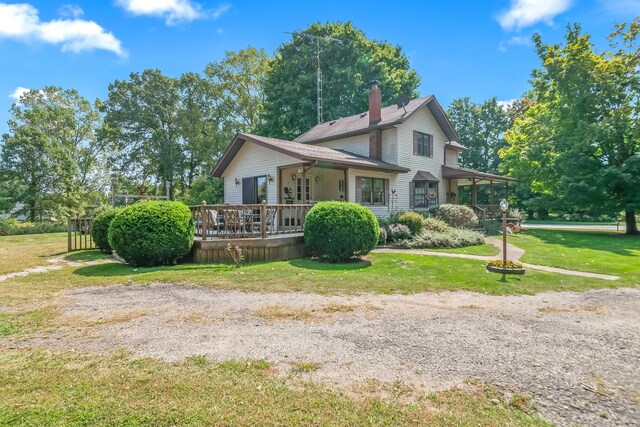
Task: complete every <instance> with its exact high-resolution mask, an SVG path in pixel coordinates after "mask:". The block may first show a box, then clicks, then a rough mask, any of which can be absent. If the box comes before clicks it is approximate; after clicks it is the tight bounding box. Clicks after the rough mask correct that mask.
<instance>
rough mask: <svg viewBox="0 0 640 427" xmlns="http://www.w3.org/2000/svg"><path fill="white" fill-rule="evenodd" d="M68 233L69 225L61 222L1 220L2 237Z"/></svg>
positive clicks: (0, 231)
mask: <svg viewBox="0 0 640 427" xmlns="http://www.w3.org/2000/svg"><path fill="white" fill-rule="evenodd" d="M62 231H67V224H64V223H61V222H50V221H44V222H29V221H23V222H20V221H18V220H17V219H14V218H9V219H0V236H13V235H18V234H40V233H60V232H62Z"/></svg>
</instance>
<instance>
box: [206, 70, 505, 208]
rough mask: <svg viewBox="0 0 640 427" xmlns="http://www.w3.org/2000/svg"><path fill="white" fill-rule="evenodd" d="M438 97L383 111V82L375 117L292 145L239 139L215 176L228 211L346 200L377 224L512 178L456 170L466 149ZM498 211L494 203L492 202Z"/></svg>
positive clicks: (327, 128) (325, 128) (372, 100)
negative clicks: (392, 215)
mask: <svg viewBox="0 0 640 427" xmlns="http://www.w3.org/2000/svg"><path fill="white" fill-rule="evenodd" d="M458 139H459V138H458V135H457V133H456V131H455V129H454V128H453V126H452V125H451V123H450V122H449V119H448V118H447V116H446V114H445V112H444V110H443V109H442V107H441V106H440V104H439V103H438V101H437V100H436V98H435V97H434V96H428V97H425V98H419V99H414V100H411V101H408V102H407V103H406V105H403V104H399V105H391V106H388V107H384V108H382V105H381V92H380V88H379V87H378V85H377V83H376V82H374V83H373V84H372V88H371V90H370V92H369V111H366V112H363V113H361V114H357V115H354V116H350V117H345V118H342V119H339V120H332V121H329V122H326V123H321V124H318V125H317V126H315V127H313V128H311V129H309V130H308V131H307V132H305V133H304V134H302V135H300V136H299V137H297V138H296V139H295V140H294V141H284V140H279V139H273V138H267V137H263V136H258V135H250V134H243V133H241V134H238V135H236V136H235V138H234V140H233V142H232V143H231V145H230V146H229V147H228V149H227V150H226V151H225V153H224V154H223V155H222V157H221V159H220V161H219V162H218V164H217V165H216V167H215V168H214V170H213V175H214V176H217V177H222V178H223V179H224V202H225V203H226V204H234V205H235V204H238V205H239V204H245V205H246V204H255V203H261V202H263V201H266V202H267V203H269V204H301V203H303V204H304V203H312V202H316V201H321V200H346V201H350V202H357V203H360V204H362V205H364V206H367V207H368V208H370V209H371V210H372V211H373V213H374V214H375V215H377V216H379V217H384V216H388V215H389V213H390V212H394V211H404V210H410V209H411V210H426V209H430V208H432V207H435V206H437V205H439V204H441V203H458V189H459V188H460V187H461V186H465V185H469V186H471V203H470V204H471V205H472V206H473V207H475V208H476V209H482V208H479V207H478V206H476V205H477V185H480V184H489V185H491V186H493V184H494V183H508V181H510V180H511V179H510V178H507V177H502V176H498V175H492V174H488V173H483V172H479V171H475V170H471V169H465V168H461V167H459V166H458V155H459V153H460V152H461V151H463V150H465V147H463V146H462V145H461V144H460V143H458ZM492 204H493V203H492Z"/></svg>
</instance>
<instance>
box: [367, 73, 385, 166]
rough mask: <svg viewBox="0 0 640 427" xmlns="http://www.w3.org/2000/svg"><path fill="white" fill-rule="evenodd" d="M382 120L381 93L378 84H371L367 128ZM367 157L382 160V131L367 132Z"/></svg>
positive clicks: (375, 82)
mask: <svg viewBox="0 0 640 427" xmlns="http://www.w3.org/2000/svg"><path fill="white" fill-rule="evenodd" d="M381 120H382V92H380V88H379V87H378V82H377V81H376V80H374V81H373V82H371V90H370V91H369V126H372V125H376V124H378V123H380V121H381ZM369 157H371V158H372V159H376V160H382V130H381V129H373V130H370V131H369Z"/></svg>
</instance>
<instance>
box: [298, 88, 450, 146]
mask: <svg viewBox="0 0 640 427" xmlns="http://www.w3.org/2000/svg"><path fill="white" fill-rule="evenodd" d="M425 105H426V106H427V107H428V108H429V111H431V114H433V117H434V118H435V119H436V121H437V122H438V124H439V125H440V127H441V128H442V130H443V132H444V134H445V135H446V137H447V139H448V140H449V141H457V140H458V139H459V137H458V134H457V133H456V131H455V129H454V128H453V126H452V125H451V122H449V119H448V118H447V115H446V113H445V112H444V110H443V109H442V107H441V106H440V104H439V103H438V101H437V100H436V98H435V97H434V96H433V95H431V96H427V97H424V98H418V99H412V100H411V101H409V103H408V104H407V105H406V106H405V107H404V108H403V107H398V106H397V105H390V106H388V107H384V108H383V109H382V120H381V121H380V122H378V123H376V124H374V125H371V126H370V125H369V113H368V112H364V113H360V114H356V115H353V116H349V117H344V118H342V119H338V120H332V121H329V122H325V123H320V124H318V125H316V126H314V127H312V128H311V129H309V130H308V131H306V132H305V133H303V134H302V135H300V136H299V137H297V138H296V139H295V140H294V141H296V142H302V143H305V144H315V143H319V142H323V141H328V140H332V139H338V138H345V137H347V136H352V135H360V134H363V133H367V132H369V131H370V130H372V129H380V128H387V127H391V126H395V125H398V124H401V123H402V122H404V121H405V120H406V119H407V118H409V117H410V116H411V115H412V114H413V113H415V112H416V111H417V110H418V109H420V107H423V106H425ZM458 145H459V144H458ZM461 147H462V146H461Z"/></svg>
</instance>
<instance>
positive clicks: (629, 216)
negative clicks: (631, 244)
mask: <svg viewBox="0 0 640 427" xmlns="http://www.w3.org/2000/svg"><path fill="white" fill-rule="evenodd" d="M624 216H625V220H626V221H627V231H626V234H640V232H638V224H637V223H636V212H635V211H630V210H627V211H624Z"/></svg>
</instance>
